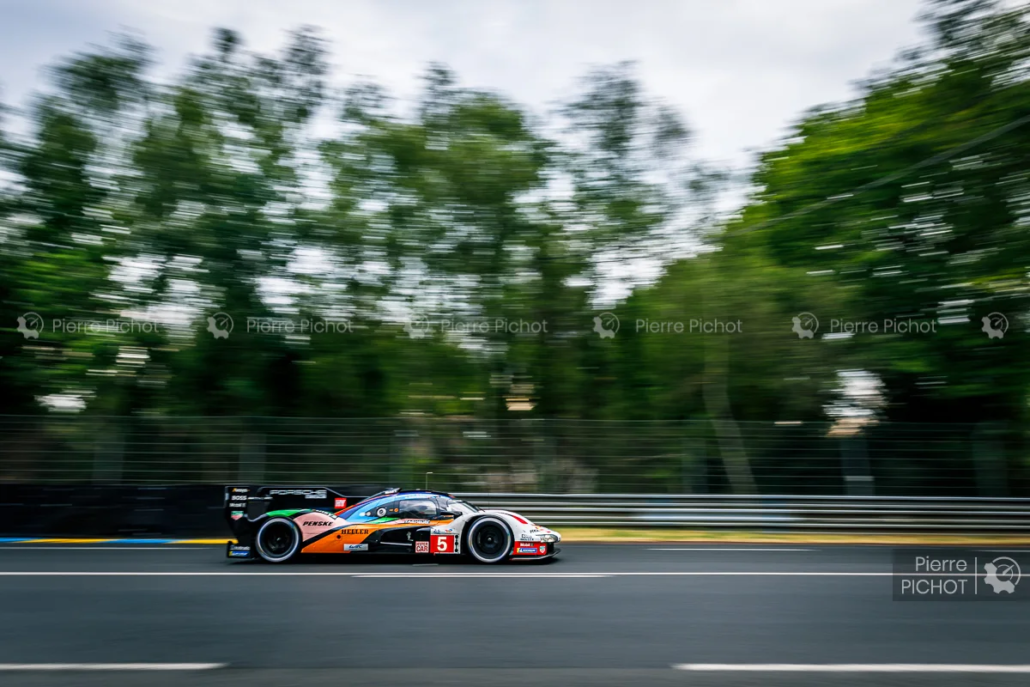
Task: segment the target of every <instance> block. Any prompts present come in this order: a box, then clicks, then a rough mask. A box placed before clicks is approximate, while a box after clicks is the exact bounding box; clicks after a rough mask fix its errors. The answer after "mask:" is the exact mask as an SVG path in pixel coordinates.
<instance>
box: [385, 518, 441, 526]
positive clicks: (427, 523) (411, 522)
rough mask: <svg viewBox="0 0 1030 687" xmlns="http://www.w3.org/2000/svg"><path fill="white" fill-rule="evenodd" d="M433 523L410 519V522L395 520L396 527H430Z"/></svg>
mask: <svg viewBox="0 0 1030 687" xmlns="http://www.w3.org/2000/svg"><path fill="white" fill-rule="evenodd" d="M431 522H432V521H430V520H415V519H409V520H394V522H393V524H394V525H429V524H431Z"/></svg>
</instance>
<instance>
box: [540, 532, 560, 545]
mask: <svg viewBox="0 0 1030 687" xmlns="http://www.w3.org/2000/svg"><path fill="white" fill-rule="evenodd" d="M536 538H537V540H538V541H543V542H548V543H550V544H553V543H555V542H556V541H558V535H557V534H538V535H536Z"/></svg>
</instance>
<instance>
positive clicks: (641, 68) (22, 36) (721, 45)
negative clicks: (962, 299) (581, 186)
mask: <svg viewBox="0 0 1030 687" xmlns="http://www.w3.org/2000/svg"><path fill="white" fill-rule="evenodd" d="M6 5H7V6H6V8H5V21H4V23H3V28H2V29H0V74H3V75H4V77H3V81H4V84H3V85H4V86H5V91H4V99H5V100H6V101H7V102H11V101H14V102H24V99H25V97H26V96H27V94H28V93H29V92H30V91H31V90H32V89H33V88H34V87H37V86H38V83H39V74H40V71H39V68H40V67H41V66H42V65H43V64H45V63H47V62H51V61H53V60H54V59H55V58H57V57H59V56H62V55H67V54H69V53H70V52H72V51H75V50H78V49H81V48H82V47H83V46H85V45H86V44H87V43H90V42H94V43H95V42H99V41H103V40H104V38H105V33H106V32H108V31H117V30H119V29H124V28H130V29H134V30H138V31H139V32H141V33H142V35H143V37H144V38H145V39H146V40H147V41H148V42H150V43H151V44H153V45H155V46H156V47H157V48H158V57H159V59H160V60H161V67H160V69H161V72H162V73H164V74H169V73H173V72H175V71H178V70H181V69H182V68H183V66H184V65H185V59H186V57H187V56H188V55H189V54H190V53H197V52H200V51H203V50H205V49H206V47H207V45H208V43H209V40H210V36H211V29H212V28H213V27H215V26H226V27H229V28H233V29H237V30H239V31H240V32H241V33H242V34H243V36H244V38H245V40H246V42H247V46H248V47H249V48H251V49H255V50H259V51H263V52H270V51H274V50H275V49H277V48H278V47H279V46H281V45H282V43H283V38H284V32H285V31H286V30H288V29H291V28H296V27H297V26H300V25H304V24H310V25H314V26H318V27H321V28H322V30H323V33H324V35H325V37H326V38H328V39H329V40H330V42H331V44H332V50H333V56H332V62H333V64H334V66H335V67H336V75H337V78H338V79H340V82H341V83H342V82H343V81H344V80H349V79H350V78H352V77H353V75H366V76H370V77H373V78H374V79H375V80H377V81H379V82H380V83H382V84H384V85H386V86H387V87H388V88H389V89H390V90H391V91H393V92H394V93H395V94H397V95H400V96H402V97H411V96H412V95H414V94H415V92H416V91H417V89H418V88H419V76H420V75H421V74H422V72H423V71H424V68H425V65H426V63H427V62H430V61H439V62H444V63H446V64H448V65H450V66H451V67H452V68H454V69H455V70H456V71H457V72H458V74H459V75H460V77H461V79H462V83H463V84H465V85H469V86H476V87H487V88H492V89H496V90H499V91H501V92H503V93H505V94H508V95H509V96H511V97H512V98H514V99H515V100H517V101H519V102H522V103H526V104H528V105H530V106H531V107H532V108H533V109H535V110H536V111H538V112H539V111H543V110H544V109H545V108H546V107H548V106H549V104H551V103H554V102H555V101H557V100H559V99H561V98H563V97H565V96H566V95H567V94H568V93H569V91H570V89H571V88H572V87H573V86H574V85H575V82H576V79H577V78H578V77H579V76H581V75H582V74H583V73H584V72H585V71H586V70H587V69H588V68H589V67H590V66H593V65H601V64H610V63H613V62H617V61H622V60H634V61H637V62H638V71H637V73H638V75H639V76H640V77H641V78H642V80H643V81H644V83H645V85H646V86H647V88H648V89H649V91H650V92H651V93H652V94H653V95H656V96H658V97H660V98H662V99H664V100H666V101H668V102H670V103H672V104H673V105H674V106H676V107H677V108H678V109H679V110H680V111H681V112H682V113H683V114H684V116H685V117H686V119H687V121H688V122H689V123H690V125H691V127H692V129H693V130H694V132H695V134H696V138H695V145H696V148H695V150H696V152H697V153H698V154H700V155H701V156H703V157H706V158H709V159H714V160H717V161H720V162H727V163H731V164H733V165H735V166H741V165H743V164H745V163H747V162H749V161H750V157H749V155H748V153H747V151H748V150H755V149H760V148H764V147H768V146H769V145H770V144H772V143H773V142H774V141H775V140H776V138H777V137H778V136H779V135H780V134H781V133H782V131H783V128H784V127H785V126H786V125H788V124H789V123H790V122H792V121H794V120H795V119H796V118H797V117H798V116H799V115H800V114H801V113H802V112H803V111H804V110H806V109H807V108H809V107H811V106H813V105H817V104H820V103H824V102H828V101H835V100H841V99H846V98H849V97H851V96H852V95H854V91H853V87H852V85H851V84H852V83H853V82H854V81H855V80H857V79H860V78H863V77H864V76H866V75H868V74H869V72H870V70H871V69H872V68H873V67H875V66H878V65H879V66H882V65H884V64H886V63H887V62H888V61H889V60H890V59H891V58H892V57H893V56H894V55H895V54H896V53H897V51H898V50H899V49H900V48H902V47H904V46H907V45H911V44H913V43H915V42H917V40H918V37H919V35H918V32H919V28H918V26H917V24H916V23H915V22H914V21H913V20H914V17H915V16H916V14H917V12H918V10H919V6H920V3H919V2H918V0H834V1H833V2H825V0H776V1H775V2H769V0H724V1H720V2H707V1H704V0H695V1H693V2H685V1H683V0H663V1H658V0H649V1H648V2H640V3H633V4H627V3H625V2H615V1H614V0H578V1H575V2H573V1H567V2H551V1H548V0H528V1H515V0H511V1H504V2H482V1H477V2H471V1H464V0H463V1H460V2H457V1H451V2H432V3H425V2H421V1H417V0H402V1H392V2H379V1H377V0H371V1H355V2H325V1H324V0H291V1H290V2H288V3H283V2H280V1H278V0H217V1H214V0H178V1H177V2H175V3H163V2H149V3H148V2H138V0H106V2H103V1H99V2H93V3H89V4H86V3H77V2H67V1H60V0H58V1H56V2H51V3H39V2H36V1H24V2H18V1H15V2H8V3H6Z"/></svg>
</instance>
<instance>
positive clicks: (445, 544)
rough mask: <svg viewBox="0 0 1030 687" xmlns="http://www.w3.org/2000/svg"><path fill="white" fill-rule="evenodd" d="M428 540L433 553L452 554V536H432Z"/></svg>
mask: <svg viewBox="0 0 1030 687" xmlns="http://www.w3.org/2000/svg"><path fill="white" fill-rule="evenodd" d="M429 539H430V548H432V550H433V553H454V535H453V534H434V535H432V536H431V537H429Z"/></svg>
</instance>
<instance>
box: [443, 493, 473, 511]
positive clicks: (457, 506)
mask: <svg viewBox="0 0 1030 687" xmlns="http://www.w3.org/2000/svg"><path fill="white" fill-rule="evenodd" d="M440 508H441V509H443V510H447V511H451V512H453V513H461V514H462V515H468V514H469V513H476V512H478V511H479V509H478V508H476V507H475V506H473V505H472V504H471V503H466V502H465V501H459V500H458V499H452V498H451V497H450V496H441V497H440Z"/></svg>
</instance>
